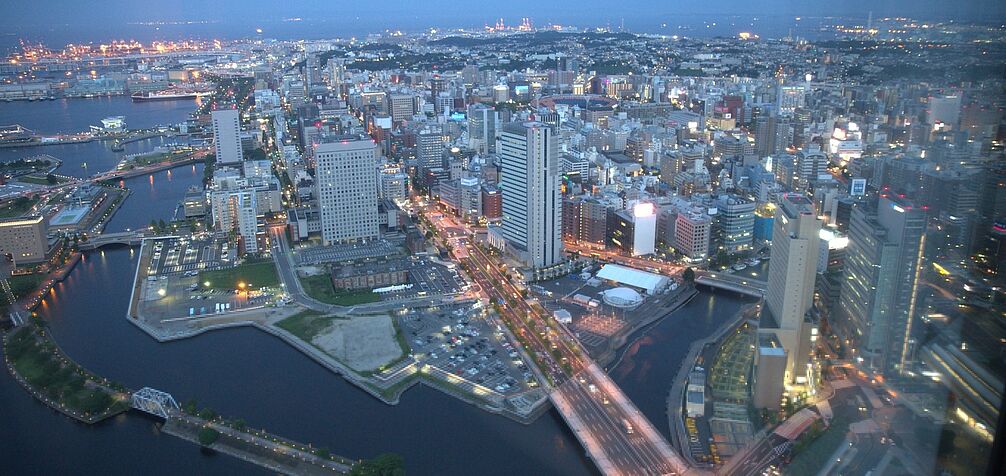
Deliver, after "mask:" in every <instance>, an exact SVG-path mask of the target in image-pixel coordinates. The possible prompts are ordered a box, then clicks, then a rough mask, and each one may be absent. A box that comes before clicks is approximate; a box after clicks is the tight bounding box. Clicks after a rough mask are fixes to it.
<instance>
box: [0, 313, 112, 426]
mask: <svg viewBox="0 0 1006 476" xmlns="http://www.w3.org/2000/svg"><path fill="white" fill-rule="evenodd" d="M5 350H6V352H7V354H8V356H9V357H10V359H11V361H12V362H13V363H14V368H15V369H16V370H17V372H18V373H19V374H20V375H21V376H22V377H24V379H25V380H27V381H28V382H29V383H30V384H31V385H32V386H33V387H35V388H36V389H37V390H38V391H40V392H42V393H43V394H45V395H46V396H48V397H49V398H51V399H53V400H57V401H59V402H61V403H62V404H64V405H66V407H69V408H71V409H73V410H75V411H77V412H81V413H85V414H100V413H103V412H106V411H119V410H122V409H124V408H125V407H124V403H123V402H119V401H116V400H114V399H113V398H112V395H111V394H110V393H109V391H106V390H105V389H104V388H101V387H98V386H95V385H89V381H90V380H91V378H92V376H91V375H90V374H88V373H87V372H86V371H85V370H84V369H82V368H80V367H79V366H77V365H76V364H75V363H73V362H64V361H63V359H62V358H61V356H60V355H59V354H58V353H57V351H56V349H55V346H54V345H53V344H52V343H51V342H49V341H48V340H46V339H45V338H39V337H37V335H36V333H35V332H34V329H32V328H31V327H30V326H25V327H22V328H21V329H19V330H17V331H15V332H14V333H13V334H12V335H10V336H9V337H8V341H7V346H6V349H5Z"/></svg>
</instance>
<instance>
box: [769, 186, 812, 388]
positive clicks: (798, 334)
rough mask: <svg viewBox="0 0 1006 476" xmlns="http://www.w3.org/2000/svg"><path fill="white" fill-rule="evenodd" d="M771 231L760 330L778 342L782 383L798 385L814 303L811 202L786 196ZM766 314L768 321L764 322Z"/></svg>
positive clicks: (804, 198) (800, 196)
mask: <svg viewBox="0 0 1006 476" xmlns="http://www.w3.org/2000/svg"><path fill="white" fill-rule="evenodd" d="M772 227H773V228H772V261H770V262H769V268H768V290H767V292H766V297H765V302H766V306H765V307H764V308H763V311H762V313H763V314H762V321H761V322H762V324H761V328H762V331H763V332H772V333H774V334H776V336H777V337H778V338H779V342H780V343H782V348H783V350H784V351H785V352H786V375H787V377H786V382H787V383H793V382H800V381H802V379H801V378H800V377H802V376H803V375H804V366H805V365H806V363H807V361H808V359H809V357H810V351H811V348H810V333H811V328H810V325H809V324H805V317H806V314H807V311H810V308H811V306H812V305H813V302H814V279H815V275H816V273H817V257H818V253H819V249H820V245H819V241H820V239H821V238H820V232H821V222H820V221H819V220H818V219H817V213H816V211H815V210H814V203H813V202H812V201H810V199H808V198H807V197H805V196H803V195H800V194H796V193H787V194H784V195H783V196H782V197H781V200H780V204H779V208H777V209H776V213H775V218H774V219H773V224H772ZM766 314H768V315H769V316H770V317H771V319H766V317H767V316H766Z"/></svg>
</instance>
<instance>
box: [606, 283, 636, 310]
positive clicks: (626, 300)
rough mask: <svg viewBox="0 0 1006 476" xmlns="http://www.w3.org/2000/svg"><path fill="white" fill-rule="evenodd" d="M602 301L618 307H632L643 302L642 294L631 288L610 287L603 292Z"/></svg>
mask: <svg viewBox="0 0 1006 476" xmlns="http://www.w3.org/2000/svg"><path fill="white" fill-rule="evenodd" d="M603 298H604V303H605V304H607V305H609V306H615V307H618V308H623V309H625V308H633V307H636V306H638V305H640V304H642V303H643V296H642V295H641V294H639V293H638V292H637V291H636V290H635V289H632V288H626V287H621V288H612V289H609V290H607V291H605V292H604V293H603Z"/></svg>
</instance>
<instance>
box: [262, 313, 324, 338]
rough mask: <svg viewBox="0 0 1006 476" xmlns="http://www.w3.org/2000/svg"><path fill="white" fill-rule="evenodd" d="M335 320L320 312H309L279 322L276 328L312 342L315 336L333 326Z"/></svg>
mask: <svg viewBox="0 0 1006 476" xmlns="http://www.w3.org/2000/svg"><path fill="white" fill-rule="evenodd" d="M333 319H335V318H334V317H329V316H325V315H323V314H321V313H320V312H318V311H312V310H307V311H303V312H300V313H297V314H294V315H292V316H290V317H288V318H286V319H283V320H282V321H279V322H277V323H276V327H279V328H280V329H283V330H285V331H287V332H289V333H291V334H293V335H295V336H297V337H298V338H300V339H301V340H303V341H305V342H311V340H312V339H314V336H316V335H318V334H320V333H321V332H322V331H324V330H325V329H328V328H329V326H331V325H332V320H333Z"/></svg>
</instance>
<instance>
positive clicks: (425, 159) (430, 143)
mask: <svg viewBox="0 0 1006 476" xmlns="http://www.w3.org/2000/svg"><path fill="white" fill-rule="evenodd" d="M443 154H444V135H443V133H442V132H440V131H439V130H435V129H432V128H428V129H423V130H422V131H420V132H419V134H417V135H416V165H417V166H419V167H420V168H423V169H433V168H437V167H442V166H443V164H444V160H443Z"/></svg>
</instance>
